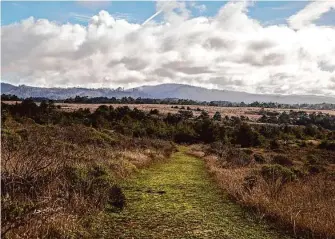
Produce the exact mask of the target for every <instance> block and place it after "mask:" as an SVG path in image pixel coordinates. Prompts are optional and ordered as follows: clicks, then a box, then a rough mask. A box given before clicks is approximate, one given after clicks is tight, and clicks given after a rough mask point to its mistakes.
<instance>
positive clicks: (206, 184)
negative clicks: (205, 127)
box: [97, 148, 289, 239]
mask: <svg viewBox="0 0 335 239" xmlns="http://www.w3.org/2000/svg"><path fill="white" fill-rule="evenodd" d="M180 149H181V150H180V151H179V152H177V153H174V154H173V155H172V158H171V159H170V161H168V162H166V163H161V164H157V165H154V166H152V167H150V168H147V169H143V170H141V171H140V172H139V173H138V174H137V175H136V176H135V177H134V178H132V179H130V180H128V181H127V182H125V183H124V185H123V188H124V191H125V195H126V198H127V206H126V207H125V209H123V211H121V212H120V213H109V214H108V216H106V217H105V218H104V219H103V220H101V221H100V223H99V225H97V227H98V228H97V229H98V231H99V234H100V235H99V237H101V238H222V239H224V238H234V239H238V238H248V239H251V238H255V239H256V238H257V239H261V238H289V237H287V236H285V235H283V234H280V233H278V232H276V231H275V230H273V229H271V228H270V227H269V226H266V225H261V224H258V223H255V222H254V221H252V220H251V219H250V218H249V219H248V216H247V213H246V212H243V210H242V209H241V208H240V207H239V206H237V205H236V204H234V203H232V202H230V201H229V200H228V199H227V197H226V196H224V195H223V193H222V192H221V191H220V190H219V189H218V188H217V187H216V185H215V183H214V182H213V181H212V180H211V179H210V177H209V175H208V174H207V172H206V169H205V165H204V162H203V161H202V160H200V159H198V158H195V157H192V156H189V155H186V154H185V148H180Z"/></svg>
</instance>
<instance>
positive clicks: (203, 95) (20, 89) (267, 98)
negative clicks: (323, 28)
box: [1, 83, 335, 104]
mask: <svg viewBox="0 0 335 239" xmlns="http://www.w3.org/2000/svg"><path fill="white" fill-rule="evenodd" d="M1 93H2V94H12V95H16V96H18V97H20V98H28V97H44V98H49V99H66V98H70V97H72V98H73V97H75V96H77V95H78V96H88V97H108V98H112V97H115V98H122V97H133V98H138V97H141V98H155V99H166V98H177V99H190V100H195V101H230V102H238V103H239V102H245V103H252V102H255V101H259V102H276V103H281V104H303V103H308V104H319V103H332V104H335V97H330V96H316V95H274V94H250V93H246V92H238V91H226V90H212V89H206V88H202V87H196V86H191V85H183V84H161V85H155V86H141V87H136V88H132V89H128V90H120V89H109V88H98V89H89V88H76V87H71V88H42V87H32V86H26V85H20V86H14V85H11V84H8V83H1Z"/></svg>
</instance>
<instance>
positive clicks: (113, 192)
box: [108, 184, 126, 210]
mask: <svg viewBox="0 0 335 239" xmlns="http://www.w3.org/2000/svg"><path fill="white" fill-rule="evenodd" d="M108 203H109V204H110V205H111V206H113V207H114V208H116V209H119V210H122V209H123V208H124V207H125V205H126V196H125V195H124V193H123V191H122V188H121V187H119V186H118V185H115V184H114V185H113V186H112V187H111V188H110V189H109V191H108Z"/></svg>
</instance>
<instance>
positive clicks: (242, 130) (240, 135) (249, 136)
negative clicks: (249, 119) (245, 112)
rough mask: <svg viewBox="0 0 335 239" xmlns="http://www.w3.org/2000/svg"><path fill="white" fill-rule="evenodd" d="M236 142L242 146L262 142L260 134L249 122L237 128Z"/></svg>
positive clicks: (256, 144)
mask: <svg viewBox="0 0 335 239" xmlns="http://www.w3.org/2000/svg"><path fill="white" fill-rule="evenodd" d="M235 142H236V144H239V145H241V147H251V146H259V145H260V144H261V141H260V138H259V134H258V133H257V132H256V131H254V130H253V129H252V128H251V127H250V125H248V124H247V123H243V124H241V125H240V127H239V128H238V129H237V131H236V139H235Z"/></svg>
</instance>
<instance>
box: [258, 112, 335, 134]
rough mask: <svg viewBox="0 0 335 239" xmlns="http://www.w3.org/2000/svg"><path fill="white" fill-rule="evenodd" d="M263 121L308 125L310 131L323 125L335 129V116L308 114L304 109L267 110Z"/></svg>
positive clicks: (262, 118) (261, 120)
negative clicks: (280, 111) (286, 110)
mask: <svg viewBox="0 0 335 239" xmlns="http://www.w3.org/2000/svg"><path fill="white" fill-rule="evenodd" d="M259 121H260V122H262V123H273V124H292V125H304V126H308V128H309V129H310V131H312V130H313V127H322V128H325V129H330V130H335V116H333V115H329V114H323V113H314V112H313V113H311V114H308V113H306V112H304V111H289V112H288V113H287V112H285V111H284V112H282V113H279V112H267V111H264V112H263V115H262V117H261V118H260V119H259Z"/></svg>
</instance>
